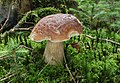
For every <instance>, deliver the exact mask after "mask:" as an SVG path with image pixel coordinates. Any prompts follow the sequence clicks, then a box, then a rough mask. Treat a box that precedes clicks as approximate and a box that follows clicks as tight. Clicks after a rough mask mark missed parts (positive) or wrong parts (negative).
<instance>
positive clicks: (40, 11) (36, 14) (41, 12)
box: [20, 7, 61, 24]
mask: <svg viewBox="0 0 120 83" xmlns="http://www.w3.org/2000/svg"><path fill="white" fill-rule="evenodd" d="M60 12H61V11H60V10H59V9H56V8H52V7H46V8H36V9H35V10H32V11H29V12H27V13H26V14H25V16H23V17H22V19H21V20H20V22H21V23H20V24H22V23H25V22H33V23H37V22H38V21H39V20H40V19H41V18H43V17H45V16H47V15H51V14H56V13H60Z"/></svg>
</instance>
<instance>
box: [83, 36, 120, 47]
mask: <svg viewBox="0 0 120 83" xmlns="http://www.w3.org/2000/svg"><path fill="white" fill-rule="evenodd" d="M85 36H86V37H88V38H90V39H94V40H96V38H95V37H92V36H90V35H85ZM98 39H99V40H102V41H107V42H110V43H113V44H116V45H118V46H120V43H118V42H116V41H113V40H108V39H103V38H98Z"/></svg>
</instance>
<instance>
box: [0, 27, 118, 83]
mask: <svg viewBox="0 0 120 83" xmlns="http://www.w3.org/2000/svg"><path fill="white" fill-rule="evenodd" d="M84 34H87V35H92V36H94V37H96V40H92V39H90V38H88V37H86V36H85V35H84ZM113 34H114V35H115V37H114V35H113ZM119 35H120V34H116V33H114V32H112V34H110V33H109V32H108V30H107V29H102V30H101V29H99V30H97V32H96V30H90V29H87V28H85V29H84V30H83V34H82V35H81V36H80V37H73V38H71V39H70V40H69V41H66V42H64V47H65V55H66V60H67V64H68V67H69V69H70V71H71V73H72V74H73V76H74V78H75V80H76V81H78V82H79V83H86V82H87V83H94V82H99V83H106V82H107V83H110V82H112V83H119V82H120V79H119V78H120V62H119V61H120V52H119V50H118V49H119V46H117V45H115V44H112V43H110V42H105V41H101V40H97V36H99V37H100V38H106V39H110V38H112V39H113V40H115V41H118V42H119V41H120V37H119ZM8 40H9V41H8V42H7V43H6V44H0V81H1V83H4V82H12V83H14V82H25V83H28V82H32V83H37V82H39V83H41V82H43V83H59V82H62V83H73V81H72V78H71V77H70V74H69V72H68V70H67V69H66V67H65V66H64V64H63V66H50V65H47V64H46V63H44V59H43V57H42V55H43V52H44V48H45V44H46V42H47V41H45V42H41V43H36V42H32V41H31V40H30V39H29V33H28V36H27V37H26V39H25V38H24V34H22V33H21V39H20V38H18V40H16V38H12V37H8ZM21 41H22V42H21ZM2 42H4V41H2ZM26 42H27V43H26ZM73 42H75V43H77V44H78V45H79V46H80V50H79V51H78V49H77V48H76V47H73V46H72V45H71V44H72V43H73Z"/></svg>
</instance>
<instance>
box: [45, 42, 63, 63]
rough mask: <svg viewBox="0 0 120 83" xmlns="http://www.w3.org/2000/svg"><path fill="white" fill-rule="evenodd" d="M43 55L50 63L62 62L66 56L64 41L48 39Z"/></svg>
mask: <svg viewBox="0 0 120 83" xmlns="http://www.w3.org/2000/svg"><path fill="white" fill-rule="evenodd" d="M43 56H44V58H45V62H46V63H48V64H49V65H58V64H62V63H63V58H64V45H63V42H51V41H48V43H47V45H46V48H45V51H44V55H43Z"/></svg>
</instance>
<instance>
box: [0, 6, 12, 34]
mask: <svg viewBox="0 0 120 83" xmlns="http://www.w3.org/2000/svg"><path fill="white" fill-rule="evenodd" d="M10 13H11V5H10V7H9V11H8V15H7V19H6V20H5V22H4V24H3V25H2V27H1V29H0V33H1V32H2V31H3V29H4V27H5V25H6V23H7V22H8V20H9V17H10Z"/></svg>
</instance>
